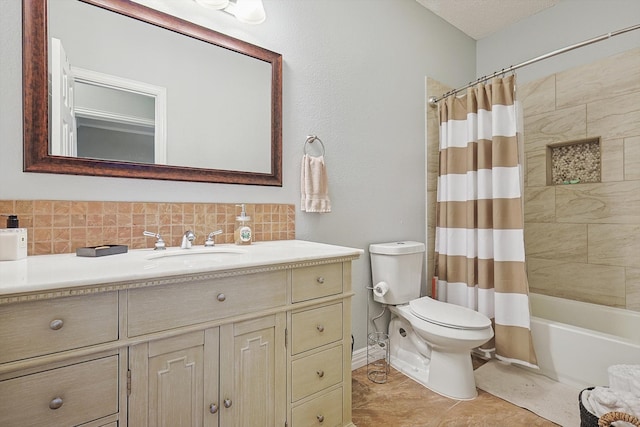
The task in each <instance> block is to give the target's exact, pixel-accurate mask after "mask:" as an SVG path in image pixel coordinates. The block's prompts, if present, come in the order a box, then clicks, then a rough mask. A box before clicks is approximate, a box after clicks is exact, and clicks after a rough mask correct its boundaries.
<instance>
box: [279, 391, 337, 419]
mask: <svg viewBox="0 0 640 427" xmlns="http://www.w3.org/2000/svg"><path fill="white" fill-rule="evenodd" d="M291 418H292V423H291V425H293V426H294V427H298V426H304V427H312V426H322V427H335V426H342V388H338V389H336V390H333V391H331V392H329V393H327V394H325V395H322V396H319V397H317V398H315V399H313V400H310V401H308V402H305V403H303V404H302V405H300V406H297V407H295V408H293V411H292V414H291Z"/></svg>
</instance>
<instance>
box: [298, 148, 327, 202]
mask: <svg viewBox="0 0 640 427" xmlns="http://www.w3.org/2000/svg"><path fill="white" fill-rule="evenodd" d="M300 192H301V196H302V197H301V200H300V209H301V210H302V211H303V212H318V213H325V212H331V200H329V186H328V184H327V167H326V165H325V163H324V156H319V157H314V156H310V155H308V154H305V155H304V156H303V157H302V167H301V171H300Z"/></svg>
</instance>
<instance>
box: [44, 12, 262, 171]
mask: <svg viewBox="0 0 640 427" xmlns="http://www.w3.org/2000/svg"><path fill="white" fill-rule="evenodd" d="M49 37H50V40H51V42H50V46H51V58H52V60H51V63H50V66H49V68H50V70H51V74H52V86H55V85H54V84H53V81H55V80H54V79H55V78H56V74H59V75H61V79H62V80H64V81H65V82H66V84H67V85H68V87H64V86H63V87H62V91H63V92H66V96H60V95H61V94H58V93H56V91H53V90H52V100H51V103H52V104H51V105H52V108H51V111H52V115H51V117H52V124H53V125H54V126H52V128H57V126H58V123H60V124H59V126H60V128H61V130H60V132H53V131H52V133H53V134H52V137H51V138H50V139H51V141H50V144H51V145H50V153H51V154H54V155H67V156H76V155H77V156H80V157H90V158H99V159H111V160H122V161H134V162H145V163H146V162H151V163H165V164H169V165H177V166H187V167H198V168H210V169H227V170H236V171H249V172H261V173H268V172H270V170H271V64H269V63H267V62H264V61H258V60H256V59H254V58H251V57H249V56H246V55H238V54H237V53H235V52H232V51H229V50H226V49H222V48H215V49H212V47H211V45H210V44H209V43H205V42H202V41H199V40H195V39H192V38H189V37H184V36H183V35H181V34H177V33H174V32H170V31H166V30H164V29H162V28H159V27H155V26H151V25H148V24H146V23H143V22H140V21H136V20H133V19H131V18H128V17H125V16H122V15H119V14H115V13H112V12H109V11H107V10H104V9H101V8H99V7H95V6H93V5H90V4H86V3H83V2H80V1H77V0H62V1H61V0H55V1H50V2H49ZM58 40H59V41H58ZM57 49H58V50H59V52H56V50H57ZM59 56H62V57H64V58H66V61H64V60H58V61H56V60H55V59H54V58H56V59H57V58H58V57H59ZM56 62H60V63H61V64H66V67H63V69H62V71H58V67H56V66H55V65H56V64H55V63H56ZM78 68H81V69H85V70H88V71H89V72H95V73H100V74H103V75H109V76H112V77H113V79H114V81H116V82H117V80H119V79H121V80H124V81H130V80H132V81H136V82H140V83H141V84H142V85H149V86H153V87H158V88H161V89H164V91H166V114H167V126H166V132H167V133H166V141H167V143H166V146H165V149H166V155H158V156H156V155H155V154H154V145H156V146H159V147H162V146H163V145H164V144H162V143H157V144H153V143H150V140H152V139H153V135H152V134H150V131H149V128H151V129H153V128H154V127H155V126H154V125H153V123H151V126H149V123H147V129H146V131H145V129H144V125H142V124H143V123H144V121H140V120H138V119H140V118H147V119H149V117H148V115H149V114H148V113H144V115H143V116H136V115H133V114H128V113H126V110H127V109H132V108H134V106H135V105H136V104H144V100H143V99H142V98H140V102H138V101H136V98H135V97H134V96H132V95H134V94H135V92H130V91H129V92H128V91H127V90H126V89H124V88H118V87H117V83H113V86H111V90H109V89H110V88H109V87H108V86H105V87H103V88H102V90H97V89H98V88H100V86H96V85H91V87H92V88H94V89H96V90H91V91H89V90H82V91H81V88H80V87H77V88H75V90H74V84H73V79H74V73H73V70H74V69H78ZM84 86H87V85H84ZM118 89H120V94H117V93H116V92H117V91H118ZM87 92H91V96H93V97H94V99H92V100H90V101H91V102H92V103H93V104H96V105H98V106H100V105H104V104H106V103H107V102H109V100H111V101H114V100H115V101H116V102H119V105H117V106H116V111H107V110H101V108H99V107H94V108H93V109H92V111H94V112H98V114H97V115H98V116H101V114H99V111H104V112H105V113H106V114H104V115H102V116H103V118H102V119H100V118H99V117H98V118H97V121H96V117H95V115H93V116H94V117H91V116H92V115H91V114H88V116H89V117H87V115H86V114H85V115H84V116H83V115H82V113H80V114H79V115H78V114H76V112H75V111H74V107H82V106H81V105H80V104H79V103H78V97H79V96H81V95H83V94H84V95H85V96H87ZM114 94H116V95H117V96H112V95H114ZM73 97H75V99H73ZM65 98H71V99H68V100H66V102H63V101H64V99H65ZM143 98H144V96H143ZM147 99H148V100H150V101H153V99H149V98H148V97H147ZM59 105H63V106H64V105H67V106H68V107H69V108H70V111H64V110H63V111H61V112H60V113H56V107H57V106H59ZM154 111H155V108H151V113H153V112H154ZM58 114H59V116H58ZM58 117H60V118H59V119H58ZM65 117H66V119H65ZM106 117H115V118H114V119H113V120H110V119H106ZM54 118H55V119H56V120H54ZM151 120H153V117H151ZM123 122H124V123H125V124H126V123H130V124H133V125H135V124H136V123H138V124H139V125H138V126H133V127H129V128H128V129H126V128H127V127H126V126H118V123H120V124H122V123H123ZM65 130H66V131H65ZM65 132H66V134H65ZM59 133H62V136H61V139H62V140H63V141H66V143H59V142H57V141H56V140H55V138H54V136H55V137H57V135H58V134H59ZM64 145H67V146H66V147H65V146H64ZM74 145H76V147H74ZM61 147H62V148H61Z"/></svg>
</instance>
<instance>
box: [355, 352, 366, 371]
mask: <svg viewBox="0 0 640 427" xmlns="http://www.w3.org/2000/svg"><path fill="white" fill-rule="evenodd" d="M366 364H367V348H366V347H364V348H359V349H358V350H355V351H354V352H353V354H352V356H351V370H352V371H354V370H356V369H358V368H362V367H363V366H364V365H366Z"/></svg>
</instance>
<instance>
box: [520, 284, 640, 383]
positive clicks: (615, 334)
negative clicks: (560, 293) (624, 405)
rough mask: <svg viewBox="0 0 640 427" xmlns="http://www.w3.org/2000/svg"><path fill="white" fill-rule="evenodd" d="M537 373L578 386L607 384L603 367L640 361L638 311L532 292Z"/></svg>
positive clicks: (605, 371) (639, 322)
mask: <svg viewBox="0 0 640 427" xmlns="http://www.w3.org/2000/svg"><path fill="white" fill-rule="evenodd" d="M529 297H530V301H531V312H532V318H531V332H532V335H533V344H534V347H535V351H536V355H537V357H538V364H539V366H540V371H538V372H540V373H542V374H544V375H546V376H548V377H549V378H553V379H554V380H556V381H559V382H561V383H565V384H569V385H572V386H575V387H577V388H585V387H590V386H595V385H607V384H608V383H609V381H608V377H607V368H608V367H609V366H611V365H615V364H640V313H638V312H634V311H629V310H622V309H618V308H612V307H606V306H601V305H596V304H589V303H584V302H579V301H572V300H567V299H562V298H556V297H550V296H547V295H541V294H533V293H532V294H530V295H529Z"/></svg>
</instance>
